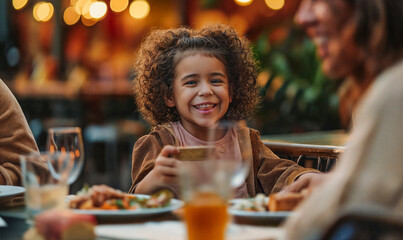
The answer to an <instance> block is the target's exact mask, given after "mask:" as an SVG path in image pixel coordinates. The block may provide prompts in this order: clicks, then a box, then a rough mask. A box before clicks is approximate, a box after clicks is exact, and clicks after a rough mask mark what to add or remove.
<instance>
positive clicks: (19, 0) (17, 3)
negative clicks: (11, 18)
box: [13, 0, 28, 10]
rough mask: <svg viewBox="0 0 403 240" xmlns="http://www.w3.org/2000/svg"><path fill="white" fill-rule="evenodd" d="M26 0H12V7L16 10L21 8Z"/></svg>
mask: <svg viewBox="0 0 403 240" xmlns="http://www.w3.org/2000/svg"><path fill="white" fill-rule="evenodd" d="M27 2H28V0H13V7H14V8H15V9H17V10H18V9H21V8H23V7H25V5H26V4H27Z"/></svg>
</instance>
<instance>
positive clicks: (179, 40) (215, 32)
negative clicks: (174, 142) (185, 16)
mask: <svg viewBox="0 0 403 240" xmlns="http://www.w3.org/2000/svg"><path fill="white" fill-rule="evenodd" d="M188 52H192V53H197V52H201V53H207V54H209V55H212V56H214V57H216V58H217V59H219V60H220V61H222V62H223V63H224V65H225V67H226V70H227V75H228V81H229V85H230V91H231V96H232V102H231V103H230V105H229V108H228V111H227V112H226V114H225V115H224V117H223V119H229V120H240V119H246V118H248V117H250V116H251V115H252V113H253V112H254V110H255V109H256V106H257V104H258V101H259V97H258V88H257V81H256V72H257V62H256V60H255V58H254V57H253V54H252V51H251V48H250V43H249V41H248V40H247V39H246V38H245V37H240V36H239V35H238V34H237V33H236V31H235V30H234V29H233V28H232V27H230V26H227V25H222V24H214V25H208V26H205V27H203V28H202V29H200V30H192V29H189V28H186V27H179V28H175V29H168V30H154V31H152V32H150V34H149V35H148V36H147V37H146V38H145V40H144V41H143V42H142V44H141V45H140V48H139V50H138V52H137V56H136V60H135V65H134V69H133V78H134V79H133V92H134V96H135V100H136V104H137V107H138V109H139V111H140V112H141V113H142V115H143V116H144V118H145V119H146V120H147V121H148V122H149V123H150V124H151V125H153V126H155V125H158V124H164V123H167V122H170V121H178V120H180V116H179V113H178V111H177V110H176V108H175V107H168V106H167V105H166V103H165V99H167V98H170V97H171V96H172V94H173V80H174V77H175V67H176V64H177V63H178V62H179V61H180V59H181V57H182V58H183V57H185V56H186V55H187V54H184V53H188ZM178 58H179V59H178Z"/></svg>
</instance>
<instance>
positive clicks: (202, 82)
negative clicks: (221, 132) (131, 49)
mask: <svg viewBox="0 0 403 240" xmlns="http://www.w3.org/2000/svg"><path fill="white" fill-rule="evenodd" d="M133 82H134V93H135V99H136V103H137V106H138V108H139V111H140V112H141V113H142V114H143V116H144V118H145V119H146V120H147V121H148V122H149V123H150V124H151V125H152V126H153V129H152V132H151V133H150V134H148V135H146V136H143V137H141V138H140V139H139V140H138V141H137V142H136V144H135V146H134V149H133V165H132V186H131V188H130V191H129V192H131V193H145V194H150V193H153V192H155V191H157V190H158V189H161V188H168V189H171V190H172V191H173V192H174V193H175V194H176V195H178V194H179V192H178V190H177V189H178V188H177V174H178V169H177V165H178V161H179V160H177V159H175V158H174V157H172V156H174V155H175V154H177V153H178V150H177V149H176V146H198V145H207V142H206V141H207V132H208V131H207V130H208V127H210V126H212V125H213V124H216V123H217V122H218V121H219V120H242V119H246V118H248V117H250V116H251V115H252V113H253V111H254V110H255V107H256V105H257V103H258V95H257V85H256V65H255V61H254V59H253V57H252V53H251V50H250V48H249V42H248V41H247V40H246V39H245V38H241V37H239V36H238V35H237V33H236V32H235V30H234V29H233V28H231V27H229V26H226V25H210V26H207V27H204V28H203V29H201V30H190V29H187V28H177V29H170V30H156V31H153V32H151V33H150V34H149V35H148V36H147V37H146V39H145V41H144V42H143V43H142V44H141V46H140V49H139V51H138V54H137V60H136V62H135V70H134V80H133ZM250 139H251V145H252V151H253V166H252V168H251V172H250V174H249V176H248V177H247V179H246V181H245V183H244V184H243V186H241V187H240V188H238V189H237V192H236V193H235V195H236V196H237V197H246V196H252V197H253V196H255V195H256V194H257V193H260V192H262V193H265V194H266V195H269V194H270V193H272V192H277V191H279V190H281V189H282V188H283V187H285V186H286V185H287V184H289V183H291V182H293V181H294V180H295V179H297V178H298V177H299V176H301V175H302V174H304V177H303V178H307V177H309V176H311V175H316V174H317V173H313V172H314V170H312V169H305V168H302V167H300V166H298V165H297V164H295V163H294V162H292V161H289V160H284V159H280V158H278V157H277V156H276V155H275V154H274V153H273V152H272V151H271V150H270V149H268V148H267V147H265V146H264V144H263V142H262V141H261V140H260V136H259V133H258V132H257V131H256V130H253V129H250ZM234 143H238V139H237V138H236V135H234V136H231V137H230V139H229V141H225V142H224V146H223V149H225V151H226V153H228V154H231V153H233V152H239V151H236V150H238V149H236V148H239V144H234Z"/></svg>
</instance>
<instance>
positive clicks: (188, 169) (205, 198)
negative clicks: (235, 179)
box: [179, 160, 232, 240]
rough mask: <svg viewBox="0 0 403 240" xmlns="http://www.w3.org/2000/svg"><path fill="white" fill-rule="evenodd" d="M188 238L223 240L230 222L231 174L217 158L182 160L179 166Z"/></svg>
mask: <svg viewBox="0 0 403 240" xmlns="http://www.w3.org/2000/svg"><path fill="white" fill-rule="evenodd" d="M179 183H180V188H181V198H182V200H184V202H185V206H184V216H183V220H184V222H185V225H186V229H187V236H188V240H202V239H212V240H223V239H225V233H226V229H227V225H228V223H229V214H228V209H227V208H228V204H227V202H228V200H229V198H230V197H231V193H232V192H231V177H230V176H229V175H228V174H227V172H226V170H225V166H221V165H220V162H217V161H210V160H204V161H183V162H181V164H180V167H179Z"/></svg>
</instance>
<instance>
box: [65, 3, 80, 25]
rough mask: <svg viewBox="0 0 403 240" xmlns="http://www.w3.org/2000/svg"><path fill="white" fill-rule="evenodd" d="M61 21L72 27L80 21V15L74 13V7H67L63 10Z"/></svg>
mask: <svg viewBox="0 0 403 240" xmlns="http://www.w3.org/2000/svg"><path fill="white" fill-rule="evenodd" d="M63 20H64V22H65V23H66V24H67V25H73V24H75V23H76V22H77V21H78V20H80V15H79V14H78V13H77V12H76V10H75V9H74V7H68V8H66V10H64V13H63Z"/></svg>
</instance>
